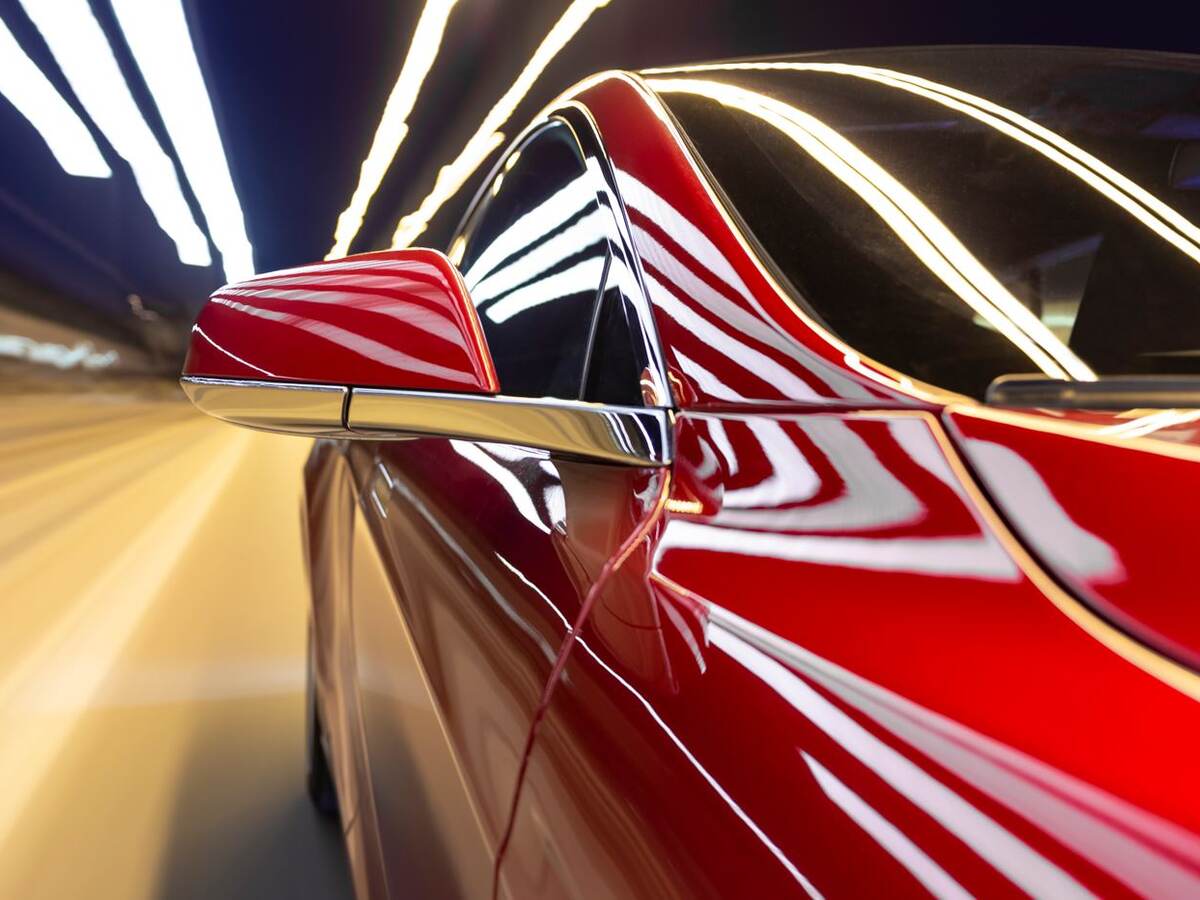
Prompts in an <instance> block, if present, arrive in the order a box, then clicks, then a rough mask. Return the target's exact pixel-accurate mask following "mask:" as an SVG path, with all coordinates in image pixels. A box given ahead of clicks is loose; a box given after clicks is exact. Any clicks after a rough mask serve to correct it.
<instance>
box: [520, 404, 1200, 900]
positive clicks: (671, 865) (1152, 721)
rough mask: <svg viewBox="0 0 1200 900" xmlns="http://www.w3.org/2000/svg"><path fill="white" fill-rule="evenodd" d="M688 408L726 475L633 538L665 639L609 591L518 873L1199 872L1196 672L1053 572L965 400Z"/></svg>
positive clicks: (1110, 891) (598, 886)
mask: <svg viewBox="0 0 1200 900" xmlns="http://www.w3.org/2000/svg"><path fill="white" fill-rule="evenodd" d="M681 427H683V428H684V429H688V428H695V429H696V432H697V433H696V435H695V439H694V440H681V442H680V446H681V448H683V447H687V446H690V447H692V448H695V450H694V452H695V454H696V456H695V458H696V465H695V466H694V467H693V468H694V469H698V470H701V471H703V470H705V469H706V468H707V469H709V470H710V472H711V474H710V476H709V482H710V483H709V484H708V485H707V488H706V489H704V490H703V491H702V492H700V491H693V492H691V493H693V494H695V493H704V494H705V495H707V496H709V497H717V498H720V501H719V503H718V504H715V509H712V510H710V511H705V512H701V513H700V514H698V515H692V514H686V513H680V512H669V513H668V514H667V517H666V520H665V522H664V523H663V525H662V527H661V528H659V529H658V530H657V531H656V533H655V536H654V538H653V541H652V544H651V545H650V546H649V547H647V548H645V550H644V553H643V554H641V555H639V556H637V557H635V558H631V559H630V560H629V561H628V563H627V565H626V570H627V578H626V579H624V584H623V586H622V590H623V591H624V592H625V594H626V597H625V599H624V600H623V601H622V603H623V604H624V605H629V604H630V603H631V602H637V601H640V603H641V605H642V607H643V608H644V610H645V618H646V619H647V620H651V619H653V620H654V621H655V622H656V623H657V624H656V625H655V627H656V628H657V629H658V631H659V635H660V639H659V642H660V646H661V647H662V648H663V649H662V658H661V659H660V660H659V665H658V666H657V667H647V666H646V665H645V664H644V663H643V662H642V661H641V657H642V653H641V650H640V644H641V642H640V641H637V640H630V639H629V638H628V637H626V636H625V635H622V634H621V633H620V632H619V631H617V630H616V629H613V628H607V629H605V628H604V627H603V623H602V622H601V621H600V620H599V618H598V617H597V615H596V614H595V613H593V615H592V616H591V617H590V618H589V620H588V622H587V623H586V624H585V626H584V628H583V629H582V633H581V636H580V638H579V640H578V641H577V642H576V649H575V650H574V651H573V652H572V655H571V657H570V660H569V661H568V663H567V666H566V667H565V669H564V673H563V677H562V679H561V680H560V681H559V683H558V685H557V686H556V690H555V693H554V695H553V699H552V701H551V703H550V706H549V708H548V710H547V712H546V714H545V716H544V718H543V720H542V722H541V725H540V727H539V729H538V736H537V740H536V742H535V744H534V748H533V753H532V755H531V758H530V762H529V767H528V774H527V778H526V784H525V789H524V792H523V794H522V797H521V807H520V808H519V810H518V815H517V819H516V822H515V824H514V831H513V838H512V841H511V844H510V846H509V848H508V852H507V854H506V856H505V858H504V861H503V870H502V871H503V876H504V878H505V880H506V881H507V883H508V885H509V887H510V888H511V890H512V891H513V893H514V894H516V895H518V896H560V895H561V896H588V897H592V896H624V897H631V896H645V897H651V896H655V897H659V896H689V897H690V896H731V895H747V894H750V895H757V896H781V895H784V894H796V895H803V894H805V893H809V894H812V895H814V896H816V895H824V896H835V895H840V896H864V895H868V896H869V895H876V896H878V895H884V894H886V895H888V896H898V895H905V894H913V895H920V894H922V893H924V892H925V891H927V890H934V889H935V888H936V891H935V892H938V893H941V894H942V895H943V896H954V895H960V896H962V895H965V894H961V893H959V892H960V891H963V892H966V894H973V895H976V896H978V895H1000V894H1005V893H1018V892H1019V890H1018V889H1023V890H1025V891H1028V892H1030V893H1034V894H1039V893H1040V894H1043V895H1050V896H1072V895H1079V896H1082V895H1084V894H1085V893H1087V892H1091V893H1096V894H1101V895H1106V896H1108V895H1116V894H1122V893H1126V892H1130V891H1132V892H1135V893H1142V894H1149V895H1158V896H1164V895H1179V894H1183V893H1192V892H1195V891H1196V890H1197V889H1200V842H1198V841H1197V839H1196V837H1195V832H1196V830H1197V828H1198V827H1200V814H1198V811H1197V808H1196V805H1195V803H1194V802H1193V798H1194V797H1195V796H1196V795H1197V790H1200V783H1197V781H1196V778H1195V777H1194V776H1195V774H1196V772H1195V767H1193V766H1190V763H1189V759H1190V756H1191V748H1192V747H1193V746H1194V743H1195V741H1196V740H1197V738H1198V737H1200V715H1198V714H1197V707H1196V703H1195V700H1194V699H1193V697H1192V696H1189V695H1187V694H1184V693H1182V692H1181V691H1179V690H1177V689H1176V688H1175V687H1173V686H1171V685H1170V684H1167V683H1165V682H1164V681H1163V680H1161V679H1160V678H1158V677H1156V675H1155V674H1154V673H1153V672H1150V671H1147V670H1146V668H1144V667H1143V666H1142V665H1140V664H1139V663H1138V662H1137V661H1135V660H1130V659H1127V658H1125V657H1123V656H1122V655H1121V654H1119V653H1116V652H1114V651H1113V649H1112V648H1111V647H1110V646H1109V645H1108V644H1107V643H1105V642H1104V641H1103V640H1101V639H1098V637H1097V636H1096V635H1095V634H1093V633H1091V632H1090V631H1089V630H1088V629H1086V628H1083V627H1081V626H1080V625H1079V624H1078V623H1077V622H1076V621H1075V620H1073V619H1072V618H1070V617H1068V616H1066V615H1064V614H1063V612H1062V611H1061V610H1060V609H1059V608H1058V606H1057V605H1056V603H1055V602H1053V601H1052V600H1051V599H1050V598H1048V596H1047V595H1046V593H1045V592H1044V590H1043V584H1041V583H1039V580H1036V579H1033V578H1031V577H1030V575H1029V571H1028V570H1029V568H1030V565H1031V563H1030V560H1029V558H1028V556H1027V555H1026V554H1024V552H1023V551H1022V550H1021V549H1020V547H1019V545H1017V544H1016V543H1015V541H1013V539H1012V537H1011V536H1010V535H1009V534H1008V533H1007V530H1006V529H1005V528H1004V526H1003V525H1002V524H1001V522H1000V521H999V519H998V518H996V517H995V515H994V514H991V513H990V511H989V510H988V508H987V506H986V502H985V501H983V499H982V497H980V496H978V495H977V491H976V490H975V489H974V487H973V486H972V485H971V483H970V481H969V479H968V478H967V477H966V472H965V469H964V468H963V467H962V465H961V463H960V462H959V461H958V460H957V458H956V455H955V453H954V451H953V450H952V449H951V448H950V445H949V444H948V442H947V441H946V440H945V438H944V435H942V433H941V430H940V425H939V424H938V422H937V420H936V419H934V418H932V417H929V416H925V415H919V414H918V415H912V414H908V415H906V414H903V413H888V414H884V413H880V414H873V415H865V414H864V415H858V414H841V415H816V414H810V415H805V416H779V415H765V414H749V413H747V414H742V415H737V414H732V413H730V414H722V415H699V414H697V415H692V416H688V417H685V419H684V421H683V424H682V426H681ZM706 459H707V460H709V461H710V462H709V464H708V465H707V466H706V464H705V460H706ZM714 460H715V461H716V462H717V463H718V464H717V465H715V466H714V465H712V463H711V461H714ZM684 464H685V457H684V451H683V450H682V449H681V457H680V461H679V465H680V466H684ZM685 502H686V501H685ZM669 508H670V507H669ZM610 591H612V592H617V586H616V584H615V583H614V585H613V586H612V587H610V589H609V590H608V591H606V592H605V594H604V595H602V596H601V597H600V598H598V600H597V605H596V609H597V611H598V610H600V609H601V608H602V607H603V605H604V603H605V602H606V599H607V597H608V594H609V592H610ZM631 598H636V600H631ZM1067 602H1074V601H1070V600H1068V601H1067ZM852 623H858V625H854V624H852ZM1093 627H1096V628H1100V627H1103V626H1102V624H1100V623H1093ZM626 634H627V635H634V634H636V630H635V629H632V628H630V629H628V630H627V632H626ZM666 672H669V673H670V674H669V675H667V676H664V673H666ZM1048 685H1054V689H1053V690H1052V691H1048V690H1046V687H1047V686H1048ZM1047 723H1054V725H1053V727H1047ZM1153 771H1170V772H1172V773H1175V774H1176V777H1173V778H1171V779H1169V780H1163V779H1156V778H1153V777H1148V772H1153ZM581 872H587V875H588V877H586V878H585V877H583V876H582V875H581V874H580V873H581Z"/></svg>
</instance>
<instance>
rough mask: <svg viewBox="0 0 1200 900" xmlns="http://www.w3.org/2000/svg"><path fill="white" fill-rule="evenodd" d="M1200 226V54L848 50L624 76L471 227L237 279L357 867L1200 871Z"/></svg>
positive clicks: (363, 887) (854, 872) (779, 876)
mask: <svg viewBox="0 0 1200 900" xmlns="http://www.w3.org/2000/svg"><path fill="white" fill-rule="evenodd" d="M1198 221H1200V59H1198V58H1195V57H1184V56H1169V55H1159V54H1149V53H1124V52H1122V53H1118V52H1113V51H1087V50H1068V49H1044V48H1043V49H1028V48H1026V49H1020V48H1000V49H997V48H991V49H989V48H947V49H924V50H894V51H870V52H867V51H858V52H851V53H838V54H818V55H810V56H801V57H793V58H787V59H773V60H767V61H752V62H745V63H720V64H713V65H705V66H691V67H685V68H676V69H663V70H657V71H647V72H642V73H639V74H630V73H624V72H614V73H606V74H602V75H598V76H596V77H594V78H591V79H589V80H587V81H585V82H584V83H582V84H580V85H579V86H577V87H576V88H575V89H573V90H572V91H570V92H569V93H568V94H566V95H565V96H564V97H563V98H561V99H560V100H559V101H557V102H555V103H554V104H552V105H551V106H550V107H548V108H547V109H546V111H545V112H544V113H543V114H542V115H540V116H539V117H538V118H537V119H536V121H534V122H533V124H532V125H531V126H530V127H529V128H528V129H527V130H526V131H525V132H524V133H523V134H522V135H521V136H520V137H519V138H518V139H517V140H516V142H515V143H514V144H513V145H512V147H511V148H510V149H509V150H508V152H507V153H506V154H505V155H504V157H503V158H502V160H501V161H500V163H499V165H498V166H497V167H496V169H495V171H494V172H493V173H492V175H491V177H490V178H489V179H488V180H487V182H486V183H485V186H484V188H483V189H482V190H481V191H480V193H479V195H478V196H477V197H476V199H475V201H474V203H473V204H472V205H471V207H470V210H469V213H468V215H467V216H466V218H465V221H464V222H463V224H462V226H461V227H460V229H459V230H458V232H457V236H456V237H455V238H454V240H453V243H451V244H450V245H449V250H448V255H443V254H441V253H440V252H437V251H433V250H398V251H388V252H379V253H369V254H364V255H361V256H353V257H350V258H347V259H343V260H337V261H333V262H326V263H318V264H315V265H312V266H308V267H303V268H297V269H291V270H287V271H283V272H275V273H271V274H268V275H262V276H259V277H256V278H254V279H252V280H250V281H248V282H245V283H243V284H238V285H233V286H230V287H226V288H223V289H221V290H220V291H218V292H217V293H216V294H215V295H214V296H213V298H212V300H211V301H210V302H209V303H208V305H207V306H206V307H205V309H204V310H203V311H202V313H201V315H200V318H199V320H198V322H197V324H196V326H195V330H194V333H193V338H192V345H191V352H190V355H189V357H188V360H187V364H186V369H185V373H184V378H183V384H184V387H185V389H186V390H187V392H188V394H189V395H190V396H191V398H192V400H193V401H194V402H195V403H196V405H197V406H199V407H200V408H201V409H203V410H204V411H205V412H208V413H211V414H213V415H216V416H218V417H221V418H224V419H228V420H230V421H233V422H237V423H240V424H244V425H249V426H251V427H257V428H266V429H269V430H274V431H286V432H295V433H303V434H308V435H312V436H315V437H317V438H319V439H318V440H317V441H316V444H315V447H314V449H313V451H312V455H311V457H310V458H309V462H308V465H307V468H306V471H305V490H306V494H305V497H306V500H305V507H304V514H303V519H304V523H305V533H306V541H307V552H308V559H309V567H310V571H311V581H312V593H313V599H312V630H311V634H312V640H311V671H312V677H311V683H312V691H311V702H310V716H311V722H312V726H313V727H312V742H311V743H312V747H311V754H312V764H311V770H312V771H311V779H310V788H311V792H312V794H313V797H314V800H315V801H316V803H317V804H318V806H319V807H320V808H321V809H323V810H325V811H327V812H330V813H333V812H334V811H335V810H336V811H337V813H338V814H339V815H340V821H341V824H342V827H343V829H344V831H345V837H346V843H347V847H348V849H349V854H350V858H351V861H352V868H353V873H354V879H355V884H356V888H357V890H358V892H359V894H360V895H362V896H442V895H454V894H456V893H457V894H463V895H467V896H481V895H488V894H492V895H499V896H510V897H516V898H527V897H581V898H583V897H586V898H596V897H638V898H642V897H645V898H661V897H672V896H679V897H708V896H712V897H783V896H805V895H807V896H811V897H820V896H824V897H835V896H848V897H871V896H875V897H878V896H887V897H898V896H904V895H923V894H934V895H936V896H939V897H965V896H968V895H987V896H993V895H995V896H999V895H1007V894H1013V895H1019V894H1029V895H1033V896H1040V897H1054V898H1064V897H1074V896H1085V895H1103V896H1115V895H1122V894H1136V895H1146V896H1158V897H1183V896H1197V895H1200V764H1198V763H1197V757H1198V753H1200V706H1198V705H1197V700H1198V699H1200V676H1198V675H1197V665H1198V664H1200V596H1198V593H1197V588H1196V580H1195V579H1196V571H1197V570H1195V569H1193V568H1192V566H1191V562H1192V554H1193V553H1194V552H1196V550H1195V548H1194V543H1195V541H1196V536H1197V534H1198V526H1200V512H1198V509H1200V507H1198V504H1197V498H1198V497H1200V409H1198V408H1200V269H1198V266H1200V228H1198V227H1197V225H1196V224H1194V223H1196V222H1198ZM460 273H461V274H460ZM1188 498H1191V499H1188Z"/></svg>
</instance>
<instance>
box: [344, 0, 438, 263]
mask: <svg viewBox="0 0 1200 900" xmlns="http://www.w3.org/2000/svg"><path fill="white" fill-rule="evenodd" d="M457 2H458V0H426V2H425V8H424V9H423V10H421V18H420V19H419V20H418V22H417V27H416V28H415V29H414V30H413V36H412V43H411V44H410V45H409V48H408V55H407V56H406V57H405V58H404V64H403V65H402V66H401V67H400V74H399V76H397V78H396V84H395V85H394V86H393V87H392V93H391V95H390V96H389V97H388V100H387V105H386V106H385V107H384V109H383V118H382V119H380V121H379V128H378V129H377V130H376V131H375V137H374V139H373V140H372V142H371V149H370V151H369V152H368V153H367V158H366V159H364V160H363V164H362V170H361V171H360V173H359V177H358V186H357V187H356V188H355V189H354V195H353V196H352V197H351V198H350V205H349V206H347V207H346V209H345V210H343V211H342V214H341V215H340V216H338V221H337V230H336V231H335V232H334V245H333V249H331V250H330V251H329V253H328V254H327V255H326V257H325V258H326V259H337V258H339V257H342V256H345V255H346V254H347V253H349V252H350V244H351V242H352V241H353V240H354V238H355V237H356V236H357V235H358V232H359V229H361V228H362V224H363V216H364V215H366V213H367V207H368V206H369V205H370V203H371V198H372V197H374V196H375V192H376V191H377V190H379V185H380V184H382V183H383V177H384V176H385V175H386V174H387V170H388V167H389V166H390V165H391V164H392V160H393V159H395V157H396V153H397V152H398V151H399V150H400V145H401V144H402V143H404V139H405V138H406V137H407V136H408V115H409V113H411V112H412V109H413V107H414V106H415V105H416V103H417V97H418V95H419V94H420V93H421V85H422V84H423V83H424V81H425V76H426V75H428V74H429V70H430V69H431V68H433V61H434V60H435V59H436V58H437V54H438V49H439V48H440V47H441V45H442V35H443V34H444V33H445V31H446V21H447V20H448V19H449V18H450V12H451V10H453V9H454V4H455V3H457Z"/></svg>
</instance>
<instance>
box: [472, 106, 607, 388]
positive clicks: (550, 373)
mask: <svg viewBox="0 0 1200 900" xmlns="http://www.w3.org/2000/svg"><path fill="white" fill-rule="evenodd" d="M492 191H493V194H494V196H493V197H492V198H491V199H490V200H488V201H486V202H485V204H484V206H483V207H482V208H481V211H480V212H479V214H478V215H477V216H476V218H475V221H474V222H473V223H472V227H471V229H470V232H469V234H468V236H467V243H466V247H465V249H464V253H463V259H462V263H461V265H460V268H461V269H462V272H463V279H464V280H465V281H466V284H467V288H468V289H469V290H470V292H471V297H472V299H473V300H474V302H475V306H476V308H477V309H478V311H479V319H480V322H481V323H482V325H483V330H484V334H485V335H486V336H487V340H488V346H489V347H490V349H491V351H492V358H493V360H494V361H495V364H496V374H497V375H498V376H499V379H500V389H501V391H503V393H505V394H511V395H514V396H520V397H558V398H564V399H577V398H578V397H579V395H580V389H581V380H582V377H583V366H584V361H585V357H586V355H587V346H588V337H589V332H590V329H591V324H592V318H593V313H594V310H595V305H596V301H597V296H598V292H599V291H600V288H601V284H602V282H603V277H604V265H605V259H606V256H607V252H608V242H607V239H606V229H605V227H604V219H603V216H602V214H601V210H600V207H599V205H598V204H597V202H596V196H595V190H594V188H593V187H591V186H590V179H589V178H588V177H587V174H586V170H585V168H584V164H583V160H582V158H581V157H580V155H579V151H578V149H577V148H576V144H575V140H574V137H573V135H572V134H571V132H570V129H568V128H567V127H566V126H564V125H561V124H551V125H549V126H547V127H546V128H544V129H543V130H542V131H540V132H538V133H537V134H536V135H535V136H534V137H533V138H532V140H530V141H529V142H528V143H526V144H525V145H524V146H523V147H522V148H521V149H520V151H519V152H518V153H517V154H515V155H514V156H513V157H511V158H510V161H509V164H508V166H507V167H506V171H503V172H501V173H500V175H498V176H497V179H496V181H495V182H494V183H493V186H492Z"/></svg>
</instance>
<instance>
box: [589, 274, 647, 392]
mask: <svg viewBox="0 0 1200 900" xmlns="http://www.w3.org/2000/svg"><path fill="white" fill-rule="evenodd" d="M622 265H623V262H622V261H621V258H620V257H619V256H613V257H612V258H611V259H610V260H609V267H608V272H607V275H608V277H607V279H606V282H605V287H604V293H603V294H602V295H601V296H600V300H599V303H598V305H597V308H596V321H595V325H594V327H593V337H592V352H591V354H590V355H589V357H588V363H587V368H586V370H585V371H584V376H583V399H584V400H590V401H591V402H593V403H608V404H614V405H618V406H641V405H642V403H643V400H642V391H641V375H642V369H643V368H644V366H645V363H644V362H643V361H642V360H641V359H639V357H638V354H637V340H636V338H635V334H637V333H638V329H637V328H636V327H635V326H634V323H635V322H636V316H637V313H636V312H635V310H634V309H633V304H632V301H631V300H630V298H629V296H628V295H627V294H626V292H625V291H623V290H622V289H621V280H620V279H619V277H618V273H619V272H620V270H621V266H622Z"/></svg>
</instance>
